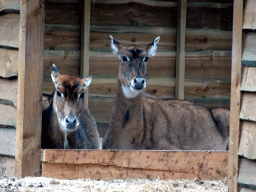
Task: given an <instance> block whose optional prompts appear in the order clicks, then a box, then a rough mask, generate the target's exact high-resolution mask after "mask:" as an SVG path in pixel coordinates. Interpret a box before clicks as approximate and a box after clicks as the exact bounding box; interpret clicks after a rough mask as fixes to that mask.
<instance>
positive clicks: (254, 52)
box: [242, 33, 256, 67]
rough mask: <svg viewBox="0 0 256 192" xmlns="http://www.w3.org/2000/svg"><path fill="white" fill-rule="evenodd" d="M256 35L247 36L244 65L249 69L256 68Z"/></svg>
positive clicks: (249, 34)
mask: <svg viewBox="0 0 256 192" xmlns="http://www.w3.org/2000/svg"><path fill="white" fill-rule="evenodd" d="M255 44H256V34H255V33H247V34H246V36H245V42H244V50H243V56H242V63H243V65H245V66H247V67H256V48H255Z"/></svg>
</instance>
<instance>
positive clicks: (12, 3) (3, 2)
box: [0, 0, 20, 12]
mask: <svg viewBox="0 0 256 192" xmlns="http://www.w3.org/2000/svg"><path fill="white" fill-rule="evenodd" d="M10 9H11V10H20V0H0V12H1V11H4V10H10Z"/></svg>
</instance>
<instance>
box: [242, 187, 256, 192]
mask: <svg viewBox="0 0 256 192" xmlns="http://www.w3.org/2000/svg"><path fill="white" fill-rule="evenodd" d="M255 191H256V190H252V189H247V188H241V187H240V189H239V192H255Z"/></svg>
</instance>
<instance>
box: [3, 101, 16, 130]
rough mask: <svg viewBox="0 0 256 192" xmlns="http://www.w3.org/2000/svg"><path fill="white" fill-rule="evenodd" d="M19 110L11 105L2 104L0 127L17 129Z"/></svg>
mask: <svg viewBox="0 0 256 192" xmlns="http://www.w3.org/2000/svg"><path fill="white" fill-rule="evenodd" d="M16 116H17V109H16V108H15V107H13V106H10V105H4V104H0V127H5V126H8V127H10V126H11V127H16Z"/></svg>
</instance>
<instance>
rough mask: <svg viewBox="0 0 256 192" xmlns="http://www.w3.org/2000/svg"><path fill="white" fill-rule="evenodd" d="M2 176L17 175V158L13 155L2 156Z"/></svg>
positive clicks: (0, 174)
mask: <svg viewBox="0 0 256 192" xmlns="http://www.w3.org/2000/svg"><path fill="white" fill-rule="evenodd" d="M0 167H1V169H0V176H5V177H14V176H15V159H14V158H13V157H4V156H0Z"/></svg>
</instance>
